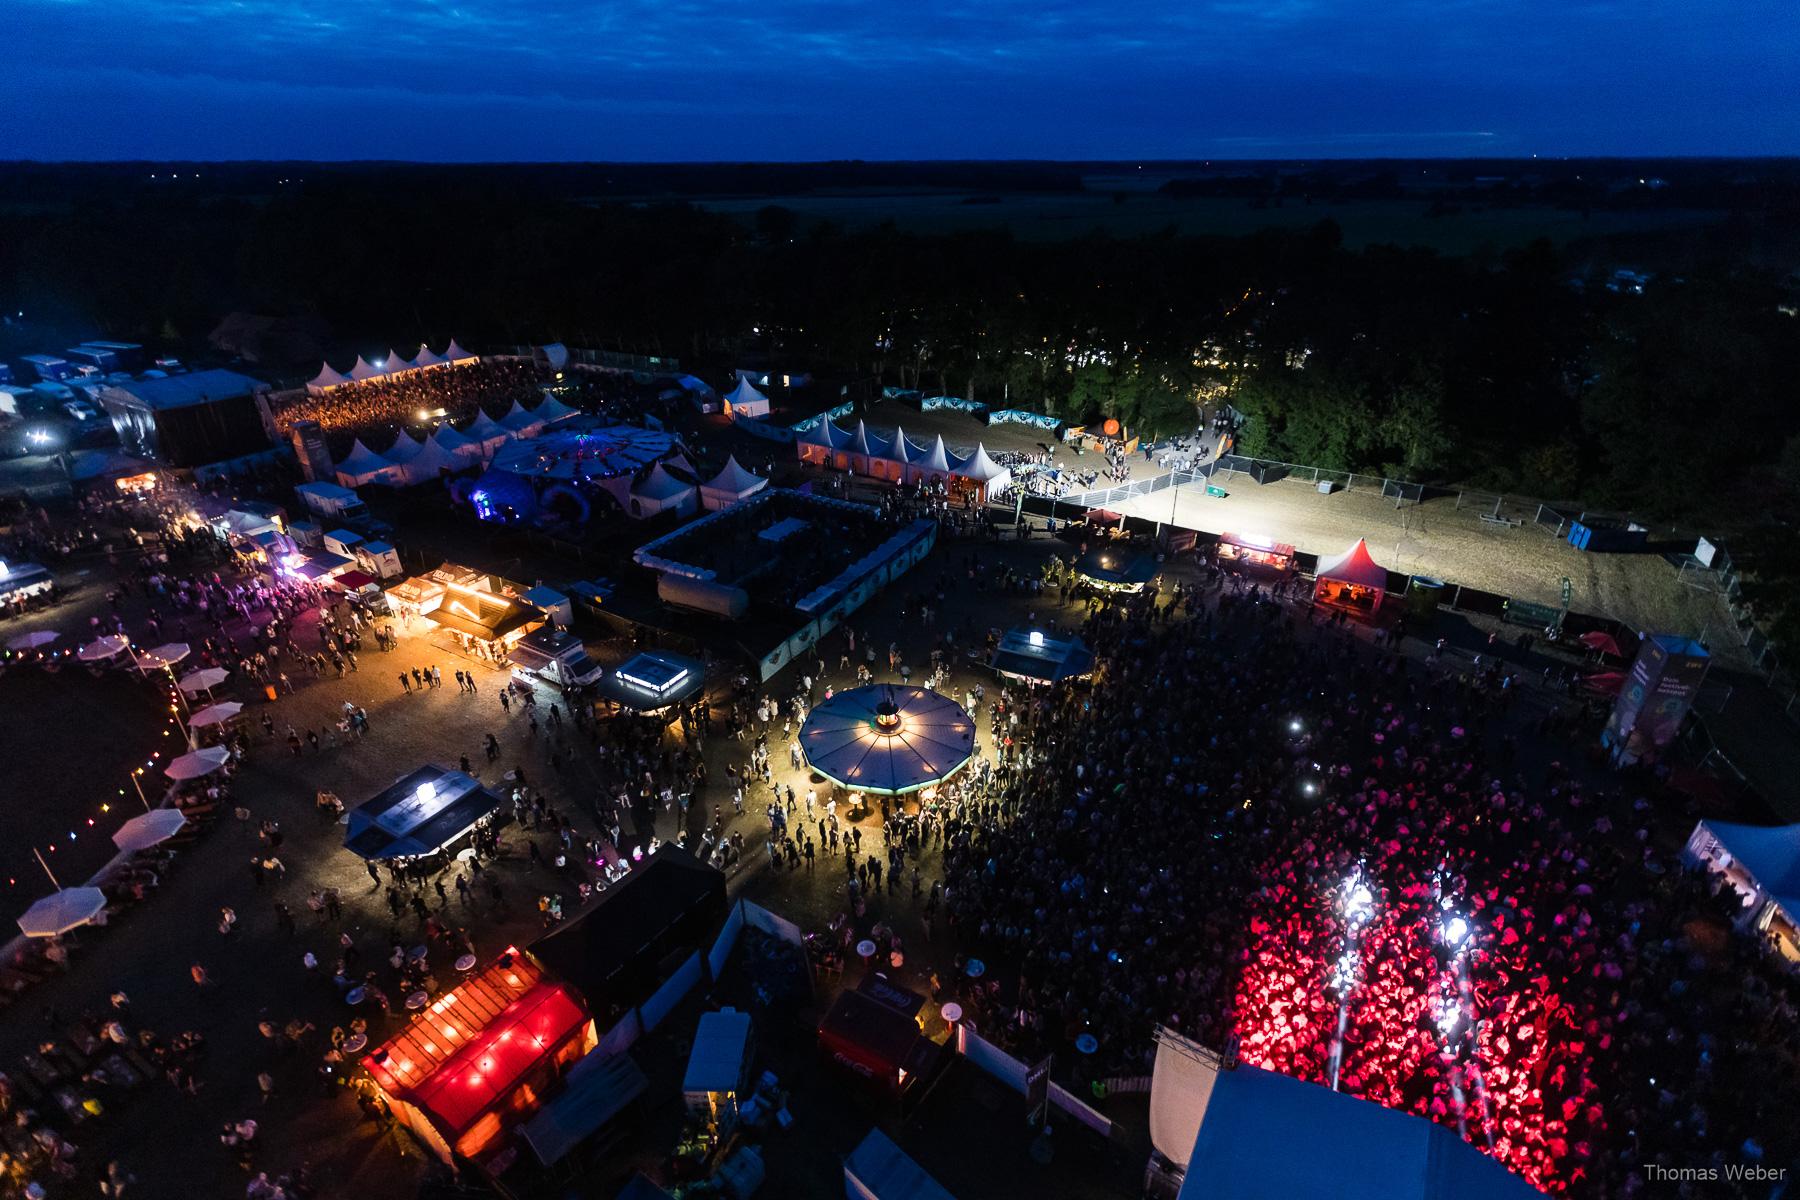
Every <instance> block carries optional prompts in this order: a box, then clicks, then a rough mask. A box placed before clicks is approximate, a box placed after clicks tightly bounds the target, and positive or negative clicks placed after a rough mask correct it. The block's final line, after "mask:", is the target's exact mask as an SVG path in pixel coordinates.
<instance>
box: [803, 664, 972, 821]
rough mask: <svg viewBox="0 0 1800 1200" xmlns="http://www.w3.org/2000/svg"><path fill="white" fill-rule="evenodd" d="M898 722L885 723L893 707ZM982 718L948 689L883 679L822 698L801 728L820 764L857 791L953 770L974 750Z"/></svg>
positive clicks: (904, 787)
mask: <svg viewBox="0 0 1800 1200" xmlns="http://www.w3.org/2000/svg"><path fill="white" fill-rule="evenodd" d="M890 705H891V706H892V717H893V722H892V724H891V726H890V725H884V724H883V723H882V721H883V720H884V719H885V718H886V715H887V706H890ZM974 738H975V722H973V721H972V720H970V719H969V714H968V713H966V712H964V711H963V709H962V706H961V705H960V704H958V703H957V702H956V701H954V700H952V699H950V697H948V696H944V695H940V694H938V693H937V692H934V691H931V690H929V689H927V688H919V687H895V686H893V685H891V684H877V685H875V686H873V687H860V688H851V689H850V690H849V691H845V692H839V693H838V694H837V695H835V696H833V697H831V698H830V699H829V700H825V701H823V702H821V703H820V704H819V705H818V706H817V707H816V708H814V709H813V710H812V712H811V713H809V714H807V718H806V723H805V724H804V725H802V726H801V727H800V748H801V750H802V751H803V752H804V753H805V754H806V761H807V762H808V763H809V764H810V765H811V766H812V768H813V770H815V771H817V772H819V774H821V775H823V776H825V777H826V778H827V779H830V780H831V781H833V782H834V783H838V784H841V785H842V786H844V787H847V788H850V789H851V790H853V791H863V792H875V793H878V794H881V795H890V796H892V795H901V794H904V793H906V792H916V791H918V790H919V789H920V788H925V787H930V786H931V785H932V784H934V783H937V782H938V781H939V780H941V779H944V778H945V777H947V776H949V775H951V774H954V773H955V772H956V770H957V769H958V768H959V767H961V766H962V765H963V764H964V763H966V762H968V761H969V756H970V755H971V754H973V753H974V752H975V744H974Z"/></svg>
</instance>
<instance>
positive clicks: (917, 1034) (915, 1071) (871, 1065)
mask: <svg viewBox="0 0 1800 1200" xmlns="http://www.w3.org/2000/svg"><path fill="white" fill-rule="evenodd" d="M924 1005H925V997H923V996H921V995H919V994H918V993H916V992H909V991H907V990H906V989H905V988H902V987H899V986H898V985H896V984H894V983H892V982H890V981H889V980H888V979H887V977H886V976H885V975H882V974H881V973H880V972H878V971H872V972H870V973H869V974H868V975H867V976H865V977H864V979H863V982H862V984H861V985H860V986H859V987H857V988H856V989H854V990H851V991H844V992H840V993H838V998H837V999H836V1000H835V1001H834V1002H833V1003H832V1005H831V1007H830V1008H829V1009H828V1010H826V1013H825V1016H824V1018H823V1019H822V1020H821V1021H820V1022H819V1050H820V1052H821V1053H822V1054H824V1055H825V1056H826V1057H827V1058H829V1059H831V1060H832V1061H833V1062H835V1063H837V1064H838V1065H839V1066H840V1067H843V1068H844V1069H845V1070H847V1071H849V1072H850V1073H851V1074H853V1075H857V1076H860V1077H861V1078H863V1079H866V1080H868V1081H869V1082H870V1083H872V1084H874V1085H875V1086H876V1088H877V1089H878V1090H879V1091H881V1092H882V1093H884V1094H886V1095H891V1096H900V1097H904V1096H906V1095H908V1094H909V1093H911V1092H913V1091H914V1089H918V1090H919V1091H920V1092H923V1091H924V1090H925V1088H926V1087H927V1086H928V1085H929V1083H930V1082H931V1080H933V1079H935V1078H936V1076H937V1074H938V1072H939V1071H941V1070H943V1068H944V1067H945V1066H946V1065H947V1064H948V1062H949V1059H950V1056H951V1054H952V1051H951V1050H950V1049H949V1047H948V1046H946V1045H942V1044H940V1043H938V1042H934V1041H932V1040H931V1039H930V1038H928V1037H926V1036H925V1034H924V1032H923V1029H922V1027H921V1026H920V1024H919V1017H918V1013H919V1011H920V1010H921V1009H922V1008H923V1007H924Z"/></svg>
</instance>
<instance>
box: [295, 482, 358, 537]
mask: <svg viewBox="0 0 1800 1200" xmlns="http://www.w3.org/2000/svg"><path fill="white" fill-rule="evenodd" d="M294 491H295V493H296V494H298V495H299V497H300V503H302V504H304V505H306V510H307V511H308V512H310V513H312V514H313V515H314V516H316V517H319V518H320V519H321V521H322V522H328V523H329V527H330V528H334V529H335V528H336V527H337V526H339V525H356V524H360V523H363V522H366V521H368V519H369V506H368V505H366V504H364V503H363V502H362V497H361V496H358V495H357V494H356V493H355V492H353V491H351V490H350V489H349V488H347V487H340V486H338V485H337V484H335V483H325V482H322V481H321V482H318V483H303V484H300V485H299V486H298V487H296V488H295V489H294Z"/></svg>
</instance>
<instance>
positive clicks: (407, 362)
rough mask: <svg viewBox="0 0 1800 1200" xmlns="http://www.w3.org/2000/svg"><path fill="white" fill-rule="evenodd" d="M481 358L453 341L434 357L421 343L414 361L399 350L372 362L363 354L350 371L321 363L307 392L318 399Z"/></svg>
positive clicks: (476, 360) (389, 352)
mask: <svg viewBox="0 0 1800 1200" xmlns="http://www.w3.org/2000/svg"><path fill="white" fill-rule="evenodd" d="M479 361H480V359H479V358H477V357H476V356H475V355H473V354H470V353H469V352H468V351H467V350H464V349H463V348H462V347H461V346H459V345H457V344H456V339H455V338H451V339H450V344H449V345H448V346H446V347H445V348H444V352H443V353H442V354H433V353H432V352H431V347H430V346H427V345H425V344H424V343H423V342H421V343H420V344H419V350H418V353H417V354H415V355H413V356H412V357H411V358H408V357H406V355H404V354H402V353H400V352H399V351H398V350H389V351H388V356H387V357H386V358H382V359H377V360H376V361H375V362H370V361H369V360H368V359H366V358H364V357H363V356H362V355H360V354H359V355H357V356H356V363H355V365H353V366H352V367H351V368H350V369H349V370H348V371H337V370H333V369H332V366H331V364H330V363H321V364H320V368H319V373H318V374H317V375H315V376H313V377H312V378H311V379H309V380H308V381H307V383H306V390H307V391H309V392H311V393H312V394H313V395H315V396H319V395H323V394H324V393H326V392H329V391H330V390H331V389H332V388H335V387H343V386H344V385H345V384H346V383H362V382H363V381H364V380H368V379H388V378H391V377H392V376H395V375H404V374H405V373H406V372H408V371H425V370H430V369H431V368H432V367H447V366H451V365H453V364H455V363H460V362H479Z"/></svg>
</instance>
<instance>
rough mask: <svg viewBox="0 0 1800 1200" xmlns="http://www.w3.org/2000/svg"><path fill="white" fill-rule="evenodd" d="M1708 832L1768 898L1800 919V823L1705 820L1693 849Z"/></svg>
mask: <svg viewBox="0 0 1800 1200" xmlns="http://www.w3.org/2000/svg"><path fill="white" fill-rule="evenodd" d="M1708 833H1710V834H1711V835H1712V839H1713V840H1716V842H1717V844H1718V846H1719V847H1720V848H1722V849H1723V850H1724V851H1725V853H1726V854H1727V855H1729V856H1730V858H1731V860H1732V861H1734V862H1736V863H1737V865H1738V866H1739V867H1740V868H1742V869H1743V871H1744V873H1745V874H1747V875H1749V876H1750V878H1751V879H1752V880H1754V881H1755V883H1756V886H1757V887H1758V888H1759V889H1761V891H1762V892H1763V894H1764V895H1765V896H1766V897H1767V898H1768V899H1770V900H1772V901H1774V902H1775V903H1776V904H1778V905H1780V906H1781V908H1782V910H1783V911H1785V912H1786V913H1788V914H1789V916H1790V917H1792V918H1794V919H1796V920H1800V825H1773V826H1770V825H1740V824H1737V823H1736V822H1732V821H1702V822H1700V825H1699V827H1698V828H1697V829H1696V830H1695V832H1694V836H1693V837H1692V838H1690V839H1689V840H1688V846H1689V849H1690V852H1691V851H1693V850H1694V849H1695V848H1696V843H1699V842H1702V841H1706V840H1707V839H1705V838H1704V835H1705V834H1708Z"/></svg>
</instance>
